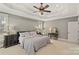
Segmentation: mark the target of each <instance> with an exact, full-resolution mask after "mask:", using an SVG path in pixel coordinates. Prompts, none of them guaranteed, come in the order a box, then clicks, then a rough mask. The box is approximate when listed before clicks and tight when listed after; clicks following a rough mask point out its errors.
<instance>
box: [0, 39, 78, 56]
mask: <svg viewBox="0 0 79 59" xmlns="http://www.w3.org/2000/svg"><path fill="white" fill-rule="evenodd" d="M51 42H52V43H51V44H48V45H47V46H45V47H43V48H41V49H39V51H38V52H37V53H36V54H37V55H62V54H63V55H69V54H72V55H73V54H79V44H72V43H69V42H64V41H58V40H53V41H51ZM25 54H26V53H25V50H24V49H22V48H21V47H20V46H19V45H15V46H12V47H9V48H1V49H0V55H25Z"/></svg>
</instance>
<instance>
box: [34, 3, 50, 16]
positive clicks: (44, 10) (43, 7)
mask: <svg viewBox="0 0 79 59" xmlns="http://www.w3.org/2000/svg"><path fill="white" fill-rule="evenodd" d="M40 4H41V5H40V7H36V6H33V7H34V8H36V9H38V10H39V11H35V12H40V13H41V15H43V12H48V13H50V12H51V11H50V10H46V9H47V8H48V7H49V5H48V4H47V5H46V6H43V3H40Z"/></svg>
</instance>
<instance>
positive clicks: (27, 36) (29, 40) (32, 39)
mask: <svg viewBox="0 0 79 59" xmlns="http://www.w3.org/2000/svg"><path fill="white" fill-rule="evenodd" d="M19 43H20V46H21V47H22V48H23V49H24V50H25V51H26V54H28V55H33V54H35V53H36V52H37V51H38V50H39V49H40V48H42V47H44V46H46V45H47V44H49V43H50V39H49V37H48V36H42V35H37V34H36V33H35V32H28V33H27V32H25V33H20V37H19Z"/></svg>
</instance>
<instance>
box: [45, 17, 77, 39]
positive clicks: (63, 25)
mask: <svg viewBox="0 0 79 59" xmlns="http://www.w3.org/2000/svg"><path fill="white" fill-rule="evenodd" d="M77 20H78V17H69V18H62V19H57V20H53V21H48V22H45V27H46V28H49V27H56V28H57V29H58V31H59V38H63V39H67V38H68V22H71V21H77Z"/></svg>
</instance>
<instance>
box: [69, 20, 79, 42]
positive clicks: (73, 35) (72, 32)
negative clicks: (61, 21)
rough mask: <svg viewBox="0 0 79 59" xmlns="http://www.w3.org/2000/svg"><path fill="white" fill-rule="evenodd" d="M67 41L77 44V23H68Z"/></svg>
mask: <svg viewBox="0 0 79 59" xmlns="http://www.w3.org/2000/svg"><path fill="white" fill-rule="evenodd" d="M68 40H69V41H71V42H78V22H69V23H68Z"/></svg>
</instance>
